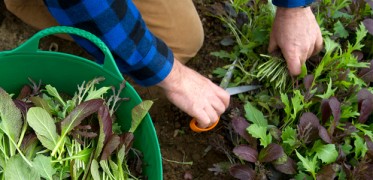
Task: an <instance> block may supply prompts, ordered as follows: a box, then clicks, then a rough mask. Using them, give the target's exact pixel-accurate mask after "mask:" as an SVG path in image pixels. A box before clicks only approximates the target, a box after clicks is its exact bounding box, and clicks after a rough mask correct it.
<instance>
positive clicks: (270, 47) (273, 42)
mask: <svg viewBox="0 0 373 180" xmlns="http://www.w3.org/2000/svg"><path fill="white" fill-rule="evenodd" d="M278 49H279V48H278V45H277V42H276V40H275V38H274V37H273V35H272V33H271V35H270V38H269V45H268V52H269V53H272V52H275V51H276V50H278Z"/></svg>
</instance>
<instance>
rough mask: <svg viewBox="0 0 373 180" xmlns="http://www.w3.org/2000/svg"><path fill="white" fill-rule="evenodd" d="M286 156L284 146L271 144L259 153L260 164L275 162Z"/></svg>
mask: <svg viewBox="0 0 373 180" xmlns="http://www.w3.org/2000/svg"><path fill="white" fill-rule="evenodd" d="M283 155H284V150H283V149H282V146H280V145H278V144H275V143H271V144H269V145H268V146H267V147H265V148H264V149H262V150H261V151H260V153H259V161H260V162H271V161H274V160H276V159H278V158H280V157H282V156H283Z"/></svg>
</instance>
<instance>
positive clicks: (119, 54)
mask: <svg viewBox="0 0 373 180" xmlns="http://www.w3.org/2000/svg"><path fill="white" fill-rule="evenodd" d="M44 1H45V4H46V5H47V7H48V9H49V11H50V13H51V14H52V15H53V17H54V18H55V19H56V20H57V21H58V22H59V23H60V24H61V25H65V26H73V27H77V28H80V29H84V30H87V31H89V32H91V33H93V34H95V35H96V36H98V37H99V38H101V39H102V40H103V41H104V42H105V43H106V45H107V46H108V47H109V49H110V50H111V52H112V53H113V56H114V58H115V61H116V63H117V66H118V68H119V70H120V71H121V72H122V73H124V74H127V75H129V76H130V77H131V78H133V79H134V80H135V81H136V83H138V84H139V85H142V86H151V85H155V84H157V83H159V82H161V81H162V80H163V79H164V78H166V76H167V75H168V74H169V73H170V71H171V69H172V65H173V61H174V57H173V53H172V51H171V50H170V49H169V48H168V47H167V45H166V44H165V43H164V42H163V41H161V40H160V39H158V38H157V37H155V36H154V35H153V34H152V33H151V32H150V31H149V29H148V28H147V27H146V25H145V23H144V21H143V19H142V18H141V15H140V13H139V11H138V10H137V8H136V7H135V5H134V4H133V2H132V1H131V0H94V1H93V0H44ZM310 1H312V0H274V1H273V3H274V4H275V5H277V6H285V7H295V6H303V5H307V4H309V3H310ZM73 38H74V40H75V41H76V42H77V43H78V44H79V45H80V46H82V47H83V48H84V49H86V50H87V51H88V52H89V53H90V54H92V55H93V56H94V57H95V58H96V59H97V61H98V62H99V63H102V61H103V59H104V58H103V54H102V53H101V51H100V50H99V49H98V48H97V47H95V46H94V45H93V44H91V43H90V42H89V41H87V40H85V39H83V38H79V37H76V36H74V37H73Z"/></svg>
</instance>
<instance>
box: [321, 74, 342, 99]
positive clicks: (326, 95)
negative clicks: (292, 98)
mask: <svg viewBox="0 0 373 180" xmlns="http://www.w3.org/2000/svg"><path fill="white" fill-rule="evenodd" d="M336 90H337V88H334V89H332V79H331V78H330V79H329V83H328V89H327V90H326V92H325V93H324V94H323V95H316V96H318V97H320V98H322V99H329V98H330V97H332V96H334V92H335V91H336Z"/></svg>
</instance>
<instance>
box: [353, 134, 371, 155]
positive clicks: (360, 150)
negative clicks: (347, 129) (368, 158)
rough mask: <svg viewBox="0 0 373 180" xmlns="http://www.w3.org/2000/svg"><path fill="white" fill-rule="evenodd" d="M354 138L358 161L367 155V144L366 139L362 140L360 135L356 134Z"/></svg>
mask: <svg viewBox="0 0 373 180" xmlns="http://www.w3.org/2000/svg"><path fill="white" fill-rule="evenodd" d="M353 137H354V138H355V141H354V146H355V158H356V159H358V158H359V157H364V156H365V153H366V152H367V151H368V147H367V144H366V143H365V142H364V139H363V138H361V137H360V136H359V135H357V134H355V133H354V134H353Z"/></svg>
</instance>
